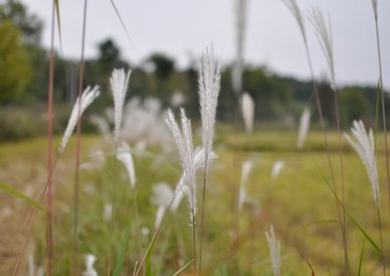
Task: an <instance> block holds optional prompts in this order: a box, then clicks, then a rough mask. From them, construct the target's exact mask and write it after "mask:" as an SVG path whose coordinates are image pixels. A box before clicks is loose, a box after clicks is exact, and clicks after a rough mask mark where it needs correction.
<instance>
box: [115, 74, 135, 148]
mask: <svg viewBox="0 0 390 276" xmlns="http://www.w3.org/2000/svg"><path fill="white" fill-rule="evenodd" d="M130 75H131V70H128V71H127V73H126V72H125V70H124V69H114V71H113V72H112V75H111V78H110V85H111V91H112V96H113V98H114V124H115V129H114V136H115V141H118V139H119V134H120V130H121V125H122V114H123V105H124V103H125V98H126V93H127V88H128V85H129V79H130Z"/></svg>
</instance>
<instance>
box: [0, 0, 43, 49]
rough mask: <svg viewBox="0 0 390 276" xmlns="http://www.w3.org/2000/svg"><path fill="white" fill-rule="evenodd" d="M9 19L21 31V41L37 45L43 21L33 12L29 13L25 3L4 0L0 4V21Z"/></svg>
mask: <svg viewBox="0 0 390 276" xmlns="http://www.w3.org/2000/svg"><path fill="white" fill-rule="evenodd" d="M6 20H9V21H11V22H12V23H13V24H14V25H15V26H16V27H17V28H18V29H19V30H20V31H21V33H22V37H23V41H24V42H25V43H27V44H29V45H35V46H38V44H39V42H40V40H41V32H42V27H43V23H42V21H41V20H40V19H39V18H38V17H37V16H36V15H34V14H29V12H28V10H27V8H26V6H25V5H23V4H22V3H21V2H20V1H17V0H6V1H5V3H4V4H0V22H4V21H6Z"/></svg>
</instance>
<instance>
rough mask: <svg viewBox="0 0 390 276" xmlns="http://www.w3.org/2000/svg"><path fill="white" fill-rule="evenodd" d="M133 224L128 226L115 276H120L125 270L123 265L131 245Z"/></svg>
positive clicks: (116, 264) (115, 268) (115, 267)
mask: <svg viewBox="0 0 390 276" xmlns="http://www.w3.org/2000/svg"><path fill="white" fill-rule="evenodd" d="M130 230H131V223H130V224H129V225H128V226H127V229H126V231H125V234H124V236H123V238H122V242H121V247H120V248H119V253H118V257H117V258H116V262H115V266H114V272H113V273H112V275H113V276H120V275H121V274H122V270H123V264H124V262H125V257H126V250H127V247H128V245H129V239H130Z"/></svg>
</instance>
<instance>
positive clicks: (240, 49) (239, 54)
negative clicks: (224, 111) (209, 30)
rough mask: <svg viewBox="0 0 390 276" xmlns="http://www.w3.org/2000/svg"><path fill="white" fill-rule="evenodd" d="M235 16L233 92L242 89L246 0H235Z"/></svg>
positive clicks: (238, 92) (238, 91)
mask: <svg viewBox="0 0 390 276" xmlns="http://www.w3.org/2000/svg"><path fill="white" fill-rule="evenodd" d="M235 4H236V5H235V17H236V60H235V62H234V67H233V71H232V83H233V89H234V92H236V93H237V94H240V93H241V92H242V91H241V90H242V73H243V68H244V45H245V27H246V19H247V0H235Z"/></svg>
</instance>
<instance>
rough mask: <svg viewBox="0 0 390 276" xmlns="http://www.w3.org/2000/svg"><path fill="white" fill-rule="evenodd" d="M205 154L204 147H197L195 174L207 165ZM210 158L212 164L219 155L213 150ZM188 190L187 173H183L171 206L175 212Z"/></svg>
mask: <svg viewBox="0 0 390 276" xmlns="http://www.w3.org/2000/svg"><path fill="white" fill-rule="evenodd" d="M204 155H205V150H204V149H203V148H202V149H200V148H197V149H195V153H194V170H195V174H196V172H197V171H198V170H200V169H203V168H204V166H205V162H204V161H205V158H204ZM208 158H209V160H208V162H209V164H211V163H212V162H213V161H214V160H215V159H217V158H218V156H217V155H216V154H215V152H214V151H211V152H210V153H209V156H208ZM187 191H188V189H187V188H186V185H185V174H184V173H183V175H182V176H181V178H180V180H179V182H178V183H177V185H176V188H175V196H174V200H173V203H172V206H171V210H172V211H173V212H175V211H176V210H177V208H179V205H180V203H181V201H182V199H183V197H184V195H185V194H188V193H187Z"/></svg>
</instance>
